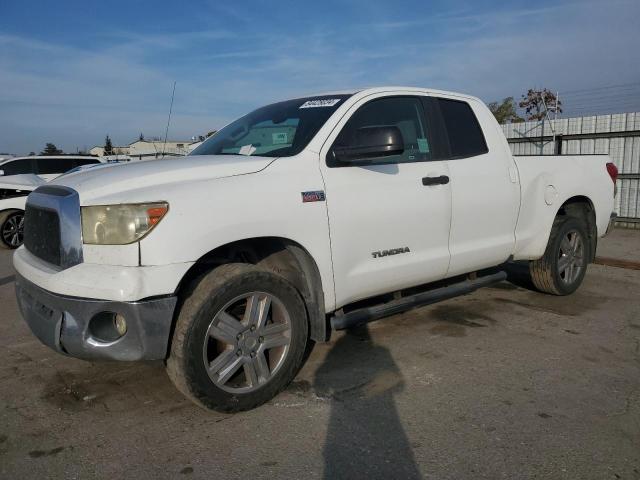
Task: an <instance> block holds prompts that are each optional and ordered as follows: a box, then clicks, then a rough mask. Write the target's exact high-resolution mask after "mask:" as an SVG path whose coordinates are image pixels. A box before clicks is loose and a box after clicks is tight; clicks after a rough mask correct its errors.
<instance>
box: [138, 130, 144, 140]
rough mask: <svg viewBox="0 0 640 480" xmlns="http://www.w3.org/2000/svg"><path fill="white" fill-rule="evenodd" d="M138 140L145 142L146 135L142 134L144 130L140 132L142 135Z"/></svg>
mask: <svg viewBox="0 0 640 480" xmlns="http://www.w3.org/2000/svg"><path fill="white" fill-rule="evenodd" d="M138 140H139V141H141V142H144V135H143V134H142V132H140V136H139V137H138Z"/></svg>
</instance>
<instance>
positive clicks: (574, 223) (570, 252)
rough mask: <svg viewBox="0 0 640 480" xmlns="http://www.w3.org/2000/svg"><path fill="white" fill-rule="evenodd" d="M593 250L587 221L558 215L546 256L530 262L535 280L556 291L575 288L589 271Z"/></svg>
mask: <svg viewBox="0 0 640 480" xmlns="http://www.w3.org/2000/svg"><path fill="white" fill-rule="evenodd" d="M590 251H591V248H590V244H589V237H588V235H587V230H586V227H585V225H584V222H582V221H581V220H580V219H578V218H575V217H564V216H559V217H557V218H556V220H555V221H554V223H553V227H552V229H551V235H550V236H549V243H548V244H547V248H546V250H545V252H544V256H543V257H542V258H540V259H538V260H535V261H532V262H531V263H530V267H529V269H530V272H531V280H532V281H533V284H534V285H535V286H536V288H537V289H538V290H541V291H543V292H546V293H551V294H553V295H569V294H571V293H573V292H575V291H576V290H577V289H578V287H579V286H580V285H581V284H582V280H583V279H584V275H585V273H586V271H587V264H588V260H589V252H590Z"/></svg>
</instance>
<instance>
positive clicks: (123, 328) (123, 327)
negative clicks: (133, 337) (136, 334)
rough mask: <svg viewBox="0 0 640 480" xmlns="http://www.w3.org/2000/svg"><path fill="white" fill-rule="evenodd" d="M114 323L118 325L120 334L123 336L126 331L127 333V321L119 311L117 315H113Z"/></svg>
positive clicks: (117, 329) (117, 328)
mask: <svg viewBox="0 0 640 480" xmlns="http://www.w3.org/2000/svg"><path fill="white" fill-rule="evenodd" d="M113 324H114V325H115V327H116V331H117V332H118V335H120V336H123V335H124V334H125V333H127V321H126V320H125V319H124V317H123V316H122V315H120V314H119V313H116V316H115V317H113Z"/></svg>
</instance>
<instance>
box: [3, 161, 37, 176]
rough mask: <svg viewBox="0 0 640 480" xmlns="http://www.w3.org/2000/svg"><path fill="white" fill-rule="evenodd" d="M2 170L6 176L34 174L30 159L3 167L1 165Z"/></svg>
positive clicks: (6, 164)
mask: <svg viewBox="0 0 640 480" xmlns="http://www.w3.org/2000/svg"><path fill="white" fill-rule="evenodd" d="M0 170H3V171H4V174H5V175H22V174H25V173H33V167H32V166H31V159H30V158H25V159H23V160H14V161H12V162H7V163H5V164H3V165H0Z"/></svg>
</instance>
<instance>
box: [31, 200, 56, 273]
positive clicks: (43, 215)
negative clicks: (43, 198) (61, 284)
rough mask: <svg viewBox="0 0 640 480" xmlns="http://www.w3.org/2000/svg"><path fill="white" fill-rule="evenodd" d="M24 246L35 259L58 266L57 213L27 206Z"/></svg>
mask: <svg viewBox="0 0 640 480" xmlns="http://www.w3.org/2000/svg"><path fill="white" fill-rule="evenodd" d="M24 246H25V248H26V249H27V250H29V251H30V252H31V253H33V254H34V255H35V256H36V257H38V258H41V259H42V260H44V261H45V262H49V263H53V264H54V265H58V266H60V219H59V218H58V213H57V212H55V211H53V210H48V209H44V208H40V207H35V206H33V205H29V204H27V206H26V208H25V211H24Z"/></svg>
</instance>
